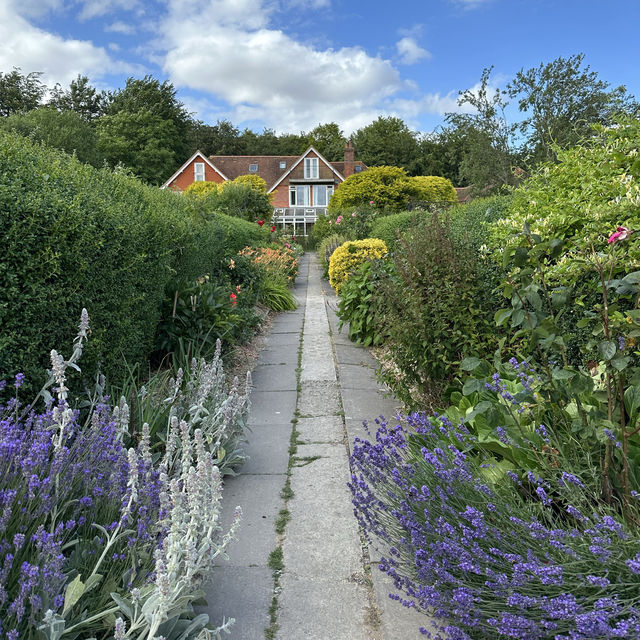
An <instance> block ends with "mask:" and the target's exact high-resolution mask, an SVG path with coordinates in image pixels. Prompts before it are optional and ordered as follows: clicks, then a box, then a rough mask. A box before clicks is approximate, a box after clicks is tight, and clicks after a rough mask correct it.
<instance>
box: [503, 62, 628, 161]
mask: <svg viewBox="0 0 640 640" xmlns="http://www.w3.org/2000/svg"><path fill="white" fill-rule="evenodd" d="M583 61H584V54H582V53H579V54H577V55H574V56H570V57H569V58H562V57H559V58H557V59H556V60H554V61H553V62H549V63H548V64H540V66H538V67H536V68H533V69H528V70H527V71H525V70H524V69H521V70H520V71H519V72H518V73H517V75H516V77H515V79H514V80H513V81H512V82H511V83H510V84H509V85H508V87H507V88H508V91H509V95H510V96H511V97H512V98H515V97H518V107H519V109H520V111H522V112H526V113H528V114H529V115H528V117H527V118H525V120H523V121H522V122H521V123H520V125H519V128H520V129H521V131H522V132H523V133H524V135H525V136H527V145H528V147H529V151H530V153H531V154H532V157H533V159H534V160H536V161H541V160H555V158H556V155H555V151H554V149H553V146H554V144H557V145H559V146H560V147H561V148H568V147H571V146H574V145H576V144H577V143H578V142H579V141H580V140H582V139H583V138H585V137H589V136H591V135H593V133H594V131H593V128H592V125H593V124H609V123H611V122H612V120H613V116H615V115H616V114H617V113H620V112H626V113H630V112H633V111H635V110H637V108H638V105H637V103H636V102H635V101H634V100H633V98H632V97H631V96H629V95H628V94H627V90H626V88H625V87H624V86H619V87H616V88H615V89H609V83H608V82H605V81H603V80H600V79H599V78H598V74H597V73H596V72H595V71H591V70H590V67H589V66H588V65H587V66H584V67H583Z"/></svg>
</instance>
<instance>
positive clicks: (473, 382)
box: [462, 378, 484, 396]
mask: <svg viewBox="0 0 640 640" xmlns="http://www.w3.org/2000/svg"><path fill="white" fill-rule="evenodd" d="M476 391H484V380H478V379H477V378H469V379H468V380H466V381H465V383H464V385H463V386H462V393H463V395H465V396H469V395H471V394H472V393H475V392H476Z"/></svg>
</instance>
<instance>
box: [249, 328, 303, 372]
mask: <svg viewBox="0 0 640 640" xmlns="http://www.w3.org/2000/svg"><path fill="white" fill-rule="evenodd" d="M297 337H298V336H297V335H296V339H297ZM261 364H286V365H289V366H290V367H291V368H293V369H294V370H295V368H296V367H297V366H298V349H297V348H295V349H294V348H293V346H292V347H291V348H286V347H278V348H277V349H276V348H271V349H263V350H262V351H261V352H260V356H259V357H258V365H261Z"/></svg>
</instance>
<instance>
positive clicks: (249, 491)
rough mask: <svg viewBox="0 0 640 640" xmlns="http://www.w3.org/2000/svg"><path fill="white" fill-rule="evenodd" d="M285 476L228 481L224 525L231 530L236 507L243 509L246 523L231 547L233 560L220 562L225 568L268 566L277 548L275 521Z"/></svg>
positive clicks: (280, 502)
mask: <svg viewBox="0 0 640 640" xmlns="http://www.w3.org/2000/svg"><path fill="white" fill-rule="evenodd" d="M285 480H286V478H285V476H284V474H283V475H239V476H235V477H230V478H226V479H225V482H224V491H223V494H222V495H223V501H224V503H225V505H227V506H228V508H226V509H224V510H223V513H222V518H221V519H220V522H221V524H222V527H223V531H227V530H228V528H229V525H230V524H231V521H232V518H233V510H234V509H235V506H236V505H240V506H241V507H242V520H241V522H240V528H239V530H238V536H237V539H236V540H234V541H233V542H231V543H230V544H229V547H228V555H229V559H228V560H224V559H220V560H218V561H217V563H218V564H220V565H222V566H244V567H247V566H251V565H256V566H259V567H266V566H267V561H268V559H269V554H270V553H271V552H272V551H273V549H274V547H275V545H276V532H275V528H274V527H275V520H276V517H277V515H278V512H279V511H280V509H281V507H282V499H281V498H280V492H281V491H282V487H284V483H285Z"/></svg>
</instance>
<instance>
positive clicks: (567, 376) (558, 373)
mask: <svg viewBox="0 0 640 640" xmlns="http://www.w3.org/2000/svg"><path fill="white" fill-rule="evenodd" d="M575 375H576V373H575V371H569V370H568V369H553V370H552V371H551V377H552V378H553V379H554V380H571V379H572V378H573V377H574V376H575Z"/></svg>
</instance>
